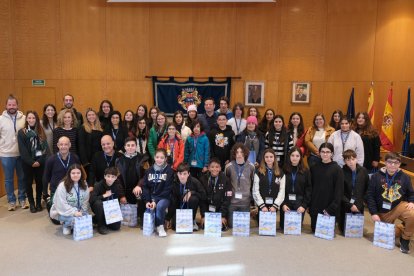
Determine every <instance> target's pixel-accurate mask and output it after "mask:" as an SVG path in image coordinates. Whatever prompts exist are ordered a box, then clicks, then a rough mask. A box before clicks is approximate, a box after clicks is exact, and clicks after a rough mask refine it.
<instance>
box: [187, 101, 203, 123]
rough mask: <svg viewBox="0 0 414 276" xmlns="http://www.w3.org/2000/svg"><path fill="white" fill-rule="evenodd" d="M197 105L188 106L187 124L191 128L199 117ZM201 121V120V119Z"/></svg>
mask: <svg viewBox="0 0 414 276" xmlns="http://www.w3.org/2000/svg"><path fill="white" fill-rule="evenodd" d="M197 112H198V111H197V106H196V105H195V104H192V105H189V106H188V107H187V121H186V123H185V125H186V126H188V127H189V128H191V127H192V126H193V124H194V121H195V120H197V119H198V113H197ZM200 122H201V121H200Z"/></svg>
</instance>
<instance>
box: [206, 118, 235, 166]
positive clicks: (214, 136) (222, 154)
mask: <svg viewBox="0 0 414 276" xmlns="http://www.w3.org/2000/svg"><path fill="white" fill-rule="evenodd" d="M233 137H234V131H233V130H232V128H231V126H228V125H226V129H225V130H221V129H220V128H219V127H217V128H215V129H213V130H211V131H210V134H209V137H208V138H209V140H210V153H211V155H210V156H211V158H213V157H216V158H218V159H220V162H221V169H222V170H224V165H225V163H226V161H227V160H230V150H231V148H232V147H233V145H234V140H233Z"/></svg>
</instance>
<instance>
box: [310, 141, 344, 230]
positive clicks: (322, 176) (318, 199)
mask: <svg viewBox="0 0 414 276" xmlns="http://www.w3.org/2000/svg"><path fill="white" fill-rule="evenodd" d="M333 153H334V147H333V145H332V144H331V143H323V144H322V145H321V146H320V147H319V155H320V156H321V161H322V162H319V163H317V164H315V165H314V166H312V167H311V169H310V170H311V179H312V195H311V201H310V205H309V214H310V217H311V228H312V232H315V228H316V220H317V218H318V214H324V215H328V216H336V217H339V211H340V207H341V199H342V196H343V193H344V174H343V172H342V169H341V167H339V166H338V164H337V163H336V162H334V161H332V155H333Z"/></svg>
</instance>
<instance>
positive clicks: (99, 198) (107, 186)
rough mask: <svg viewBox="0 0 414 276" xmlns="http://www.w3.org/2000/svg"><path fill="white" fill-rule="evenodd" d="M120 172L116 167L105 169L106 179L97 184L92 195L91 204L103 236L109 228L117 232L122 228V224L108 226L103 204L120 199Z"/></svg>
mask: <svg viewBox="0 0 414 276" xmlns="http://www.w3.org/2000/svg"><path fill="white" fill-rule="evenodd" d="M118 175H119V172H118V169H117V168H115V167H110V168H106V169H105V174H104V179H103V180H101V181H99V182H98V183H95V186H94V189H93V191H92V192H91V194H90V198H89V204H90V205H91V209H92V212H93V213H94V214H95V219H96V223H97V224H98V232H99V234H101V235H106V234H108V228H109V229H111V230H114V231H117V230H119V229H120V228H121V222H120V221H118V222H114V223H111V224H106V221H105V213H104V208H103V202H104V201H107V200H112V199H119V195H120V190H121V188H120V184H119V181H117V178H118Z"/></svg>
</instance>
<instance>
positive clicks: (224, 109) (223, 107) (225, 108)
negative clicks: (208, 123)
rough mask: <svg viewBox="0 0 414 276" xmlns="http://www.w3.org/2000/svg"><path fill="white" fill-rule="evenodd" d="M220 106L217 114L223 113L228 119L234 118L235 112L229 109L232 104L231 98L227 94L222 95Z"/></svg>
mask: <svg viewBox="0 0 414 276" xmlns="http://www.w3.org/2000/svg"><path fill="white" fill-rule="evenodd" d="M219 103H220V108H219V109H217V110H216V114H217V115H219V114H221V113H223V114H225V115H226V118H227V120H230V119H231V118H233V116H234V115H233V112H231V110H230V109H229V106H230V100H229V98H228V97H226V96H222V97H220V99H219Z"/></svg>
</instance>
